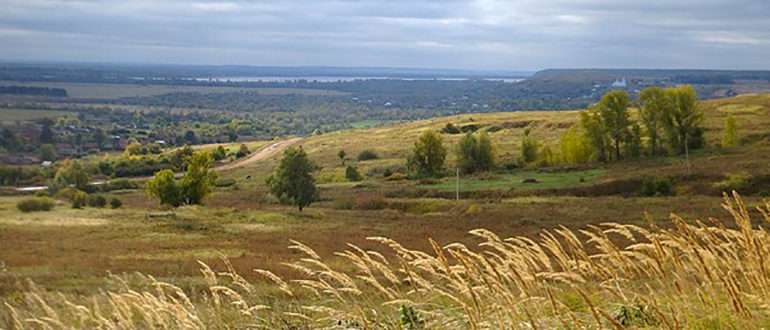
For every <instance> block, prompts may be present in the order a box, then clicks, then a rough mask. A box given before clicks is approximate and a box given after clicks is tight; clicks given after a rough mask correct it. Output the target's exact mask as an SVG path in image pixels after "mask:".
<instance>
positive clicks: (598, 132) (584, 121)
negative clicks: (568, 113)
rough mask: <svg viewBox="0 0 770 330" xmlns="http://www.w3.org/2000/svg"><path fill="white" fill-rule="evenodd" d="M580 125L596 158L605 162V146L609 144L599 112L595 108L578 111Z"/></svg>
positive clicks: (606, 157) (606, 158)
mask: <svg viewBox="0 0 770 330" xmlns="http://www.w3.org/2000/svg"><path fill="white" fill-rule="evenodd" d="M580 126H581V128H582V129H583V132H584V134H585V137H586V138H587V140H588V141H589V143H590V145H591V147H592V148H593V150H594V154H595V155H596V158H597V159H598V160H599V161H600V162H606V161H607V160H608V159H609V157H608V156H607V146H609V145H610V142H609V139H608V138H607V133H606V130H605V128H604V126H603V125H602V122H601V120H600V118H599V113H598V111H597V110H596V109H595V108H591V109H589V110H587V111H583V112H581V113H580Z"/></svg>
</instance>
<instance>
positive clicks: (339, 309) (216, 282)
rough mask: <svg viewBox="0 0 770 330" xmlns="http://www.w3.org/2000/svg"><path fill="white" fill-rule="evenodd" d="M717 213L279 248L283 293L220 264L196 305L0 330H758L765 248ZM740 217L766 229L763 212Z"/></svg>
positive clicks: (54, 307) (768, 248)
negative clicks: (413, 240)
mask: <svg viewBox="0 0 770 330" xmlns="http://www.w3.org/2000/svg"><path fill="white" fill-rule="evenodd" d="M723 207H724V209H726V210H727V211H728V212H729V214H730V215H731V216H732V219H733V223H732V224H731V225H730V226H729V227H725V226H723V225H709V224H705V223H703V222H699V221H696V222H694V223H687V222H686V221H685V220H684V219H683V218H680V217H678V216H672V217H671V224H670V226H665V227H660V226H657V225H655V224H650V225H647V226H638V225H632V224H619V223H614V222H608V223H602V224H601V225H597V226H589V227H586V228H584V229H580V230H571V229H567V228H565V227H562V228H556V229H552V230H546V231H542V232H541V233H540V235H539V237H538V238H535V239H531V238H527V237H522V236H514V237H510V238H501V237H500V236H498V235H497V234H495V233H494V232H492V231H489V230H484V229H475V230H471V231H470V234H471V235H472V236H473V237H475V238H476V239H477V241H480V243H478V246H477V247H472V246H469V245H467V244H463V243H451V244H446V245H440V244H438V243H437V242H436V241H434V240H429V243H430V244H429V248H427V249H424V250H414V249H410V248H407V247H405V246H404V245H402V244H401V243H399V242H398V241H395V240H393V239H390V238H386V237H381V236H379V237H369V238H368V240H369V241H370V242H375V243H377V244H379V245H381V246H382V247H384V248H385V250H387V252H380V250H370V249H364V248H362V247H359V246H358V245H350V246H349V247H348V248H347V249H346V250H344V251H342V252H339V253H337V254H336V255H337V256H338V258H339V259H341V260H344V261H345V262H344V263H338V262H334V261H333V260H332V259H329V258H328V257H324V256H322V255H320V254H319V253H318V252H316V251H315V250H313V249H312V248H311V247H310V246H307V245H304V244H302V243H300V242H297V241H293V242H292V243H291V246H290V249H291V250H293V251H295V252H296V255H295V256H294V258H293V259H294V260H295V261H293V262H290V263H287V264H286V265H287V266H289V267H290V268H293V269H295V270H296V271H298V272H299V273H300V274H301V276H300V277H299V278H298V279H295V280H285V279H282V278H280V277H278V276H276V275H274V274H273V273H272V272H270V271H266V270H255V273H256V274H258V275H260V276H262V277H263V278H264V279H265V280H263V281H257V282H254V281H248V280H246V279H245V278H244V277H242V276H241V275H239V274H238V271H237V270H236V269H235V267H233V266H232V264H231V263H229V262H228V261H227V259H224V263H223V265H222V266H221V267H215V268H216V269H217V270H215V268H212V267H211V266H209V265H207V264H205V263H200V264H199V267H200V270H201V273H202V279H201V281H200V282H202V283H205V289H203V290H201V291H198V292H191V291H185V290H183V289H182V288H180V287H179V286H177V285H174V284H172V283H168V282H164V281H161V280H158V279H156V278H154V277H151V276H146V275H141V274H140V275H133V276H124V277H112V280H111V284H109V285H107V286H105V290H104V291H102V292H100V293H97V294H91V295H78V294H60V293H56V292H51V291H46V290H44V289H41V288H39V287H37V286H35V285H34V284H31V283H30V284H27V291H25V292H24V293H22V294H21V295H20V296H17V297H15V298H13V299H6V302H5V303H4V305H5V306H4V307H5V308H4V309H3V312H2V319H1V320H2V322H5V323H4V324H3V326H5V327H8V328H11V329H17V328H18V329H22V328H29V327H32V328H52V329H58V328H70V327H74V328H105V329H124V328H160V329H178V328H187V329H204V328H222V329H224V328H248V327H257V328H291V329H306V328H307V329H311V328H327V329H335V328H339V329H371V328H386V329H404V328H407V329H447V328H450V329H485V328H499V329H510V328H517V329H518V328H522V329H533V328H534V329H544V328H615V329H622V328H668V329H682V328H686V329H723V328H735V329H749V328H752V329H755V328H761V327H766V326H767V325H768V324H769V323H770V311H768V310H767V308H766V306H767V304H768V298H767V296H766V295H765V294H763V292H767V290H769V289H770V273H768V271H767V267H768V265H767V257H768V255H769V254H770V244H767V242H768V236H767V235H768V234H767V232H766V231H764V230H762V229H761V228H756V227H754V226H752V219H751V214H752V212H750V211H749V209H748V208H747V207H746V206H745V205H744V204H743V203H742V201H741V199H740V198H739V197H737V196H736V198H734V199H729V198H726V199H725V201H724V204H723ZM754 214H760V219H754V220H759V221H763V222H765V223H766V222H770V203H769V204H766V205H764V206H763V207H761V208H759V209H757V210H756V213H754ZM620 242H622V243H620ZM343 264H344V265H343ZM341 265H343V266H341ZM0 324H2V323H0Z"/></svg>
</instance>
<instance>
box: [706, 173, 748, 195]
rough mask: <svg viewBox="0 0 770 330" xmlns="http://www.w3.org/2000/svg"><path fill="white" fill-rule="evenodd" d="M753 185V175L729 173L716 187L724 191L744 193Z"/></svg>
mask: <svg viewBox="0 0 770 330" xmlns="http://www.w3.org/2000/svg"><path fill="white" fill-rule="evenodd" d="M750 183H751V175H750V174H748V173H729V174H727V176H726V177H725V179H724V180H722V181H719V182H717V183H716V184H715V185H714V186H715V187H716V188H717V189H719V190H721V191H723V192H731V191H738V192H740V191H742V190H744V189H746V188H747V187H748V186H749V185H750Z"/></svg>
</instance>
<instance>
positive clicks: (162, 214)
mask: <svg viewBox="0 0 770 330" xmlns="http://www.w3.org/2000/svg"><path fill="white" fill-rule="evenodd" d="M144 217H145V219H157V218H171V219H176V213H174V212H173V211H172V212H150V213H147V214H145V215H144Z"/></svg>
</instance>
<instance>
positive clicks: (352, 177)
mask: <svg viewBox="0 0 770 330" xmlns="http://www.w3.org/2000/svg"><path fill="white" fill-rule="evenodd" d="M345 179H347V180H348V181H350V182H356V181H361V179H362V177H361V173H358V169H356V168H355V167H354V166H350V165H348V167H347V168H346V169H345Z"/></svg>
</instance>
